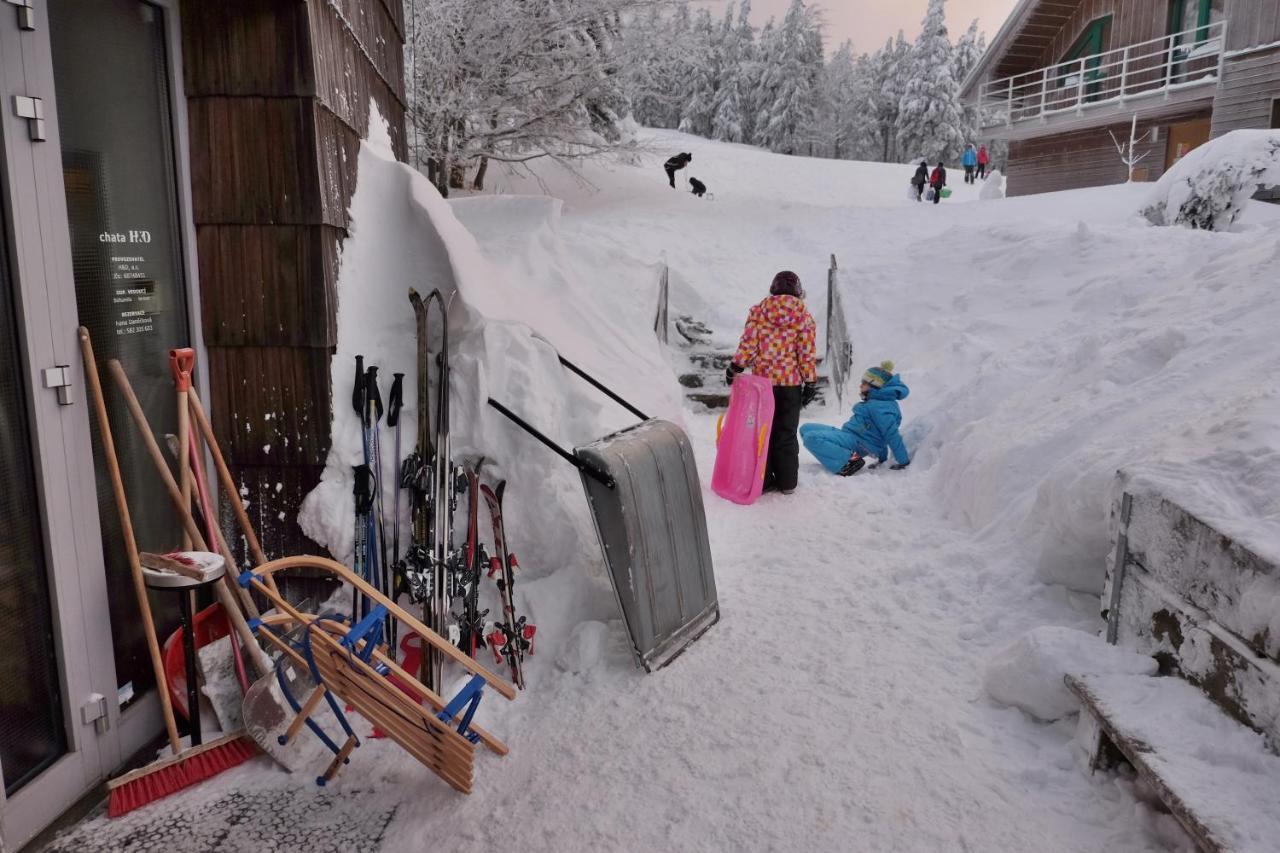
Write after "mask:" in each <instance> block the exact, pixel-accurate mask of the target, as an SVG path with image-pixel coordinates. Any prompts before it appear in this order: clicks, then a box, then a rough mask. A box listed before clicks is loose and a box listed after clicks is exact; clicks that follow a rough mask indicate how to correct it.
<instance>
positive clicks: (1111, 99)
mask: <svg viewBox="0 0 1280 853" xmlns="http://www.w3.org/2000/svg"><path fill="white" fill-rule="evenodd" d="M1226 37H1227V22H1226V21H1218V22H1216V23H1212V24H1206V25H1204V26H1203V27H1196V28H1194V29H1190V30H1184V31H1182V32H1179V33H1171V34H1169V35H1167V36H1164V37H1163V38H1158V39H1153V40H1151V41H1146V42H1141V43H1139V44H1131V45H1128V46H1126V47H1123V48H1118V49H1116V50H1109V51H1106V52H1105V53H1099V54H1094V55H1093V56H1083V57H1080V58H1079V59H1072V60H1070V61H1069V62H1060V63H1058V64H1057V65H1052V66H1050V67H1048V68H1037V69H1036V70H1034V71H1027V72H1025V73H1023V74H1017V75H1014V76H1013V77H1005V78H1003V79H1000V80H992V81H990V82H988V83H983V84H982V86H981V87H980V88H979V89H978V107H979V110H980V113H981V115H982V117H983V126H984V127H993V126H995V125H1000V124H1003V125H1012V124H1014V123H1016V122H1021V121H1027V120H1029V119H1038V118H1046V117H1049V116H1053V115H1057V114H1061V113H1066V112H1070V111H1075V112H1077V113H1083V112H1085V111H1086V110H1088V109H1089V108H1090V107H1095V106H1098V105H1101V104H1110V105H1112V106H1114V105H1116V104H1119V103H1123V102H1125V101H1127V100H1129V99H1132V98H1147V97H1152V96H1156V95H1163V96H1165V97H1166V98H1167V97H1171V96H1172V94H1173V93H1174V92H1176V91H1178V90H1180V89H1187V88H1193V87H1196V86H1201V85H1204V84H1206V83H1214V82H1217V81H1218V80H1219V79H1221V77H1222V63H1223V60H1224V58H1225V51H1224V46H1225V45H1226Z"/></svg>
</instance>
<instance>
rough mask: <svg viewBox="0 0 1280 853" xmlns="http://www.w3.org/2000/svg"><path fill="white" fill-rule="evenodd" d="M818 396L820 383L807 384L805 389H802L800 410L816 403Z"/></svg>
mask: <svg viewBox="0 0 1280 853" xmlns="http://www.w3.org/2000/svg"><path fill="white" fill-rule="evenodd" d="M817 396H818V383H817V382H806V383H804V387H803V388H801V389H800V408H802V409H803V408H804V407H805V406H807V405H809V404H810V403H812V402H813V401H814V399H815V398H816V397H817Z"/></svg>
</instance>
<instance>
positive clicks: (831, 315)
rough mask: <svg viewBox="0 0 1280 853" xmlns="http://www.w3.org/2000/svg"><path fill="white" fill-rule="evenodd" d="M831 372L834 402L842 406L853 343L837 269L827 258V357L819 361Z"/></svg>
mask: <svg viewBox="0 0 1280 853" xmlns="http://www.w3.org/2000/svg"><path fill="white" fill-rule="evenodd" d="M823 361H825V362H826V363H827V369H828V370H829V371H830V372H831V390H833V391H835V394H836V402H837V403H838V404H840V405H844V385H845V382H846V381H847V380H848V378H849V370H850V369H851V368H852V366H853V340H852V336H851V335H850V334H849V317H848V315H847V314H845V313H844V302H843V301H842V299H841V297H840V267H839V265H838V264H837V263H836V256H835V255H832V256H831V267H830V268H829V269H828V270H827V354H826V356H825V357H824V358H823Z"/></svg>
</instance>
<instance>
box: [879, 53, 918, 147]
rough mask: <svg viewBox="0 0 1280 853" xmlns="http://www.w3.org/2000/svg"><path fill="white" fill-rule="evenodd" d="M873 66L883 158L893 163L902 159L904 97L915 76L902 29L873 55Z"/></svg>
mask: <svg viewBox="0 0 1280 853" xmlns="http://www.w3.org/2000/svg"><path fill="white" fill-rule="evenodd" d="M871 69H872V72H873V75H874V79H873V85H872V87H871V92H870V96H871V104H870V106H871V111H872V112H873V113H874V114H875V118H876V123H877V126H878V129H879V134H880V146H881V148H880V154H879V158H880V159H881V160H882V161H884V162H886V163H892V162H896V161H898V160H899V159H900V157H899V152H898V116H899V113H900V112H901V110H902V96H903V94H904V93H905V92H906V89H907V82H908V81H909V79H910V75H911V43H910V42H908V41H907V39H906V36H904V35H903V34H902V30H898V37H897V38H896V39H891V40H889V41H888V42H886V43H885V46H884V49H883V50H880V51H879V52H877V53H876V54H875V55H874V56H873V57H872V60H871ZM908 156H914V155H908Z"/></svg>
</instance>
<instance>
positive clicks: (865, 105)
mask: <svg viewBox="0 0 1280 853" xmlns="http://www.w3.org/2000/svg"><path fill="white" fill-rule="evenodd" d="M873 85H874V83H873V79H872V72H871V63H870V61H869V59H868V58H867V57H865V56H858V55H856V54H855V53H854V50H853V42H852V41H846V42H844V44H842V45H840V48H839V49H838V50H837V51H836V52H835V53H834V54H832V56H831V59H830V61H828V62H827V64H826V67H825V68H824V69H823V72H822V76H821V78H820V81H819V84H818V101H817V109H816V111H815V115H814V118H813V120H812V122H811V123H810V125H809V126H808V127H806V128H805V131H804V132H805V134H806V135H807V136H808V137H809V138H810V139H811V140H812V141H813V143H814V151H813V153H814V154H815V155H817V156H821V157H833V158H836V159H845V160H849V159H854V160H858V159H876V158H878V157H879V133H878V128H877V126H876V119H875V116H874V114H873V113H872V111H871V109H870V108H869V107H870V104H871V94H872V92H871V90H872V86H873Z"/></svg>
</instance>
